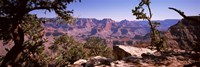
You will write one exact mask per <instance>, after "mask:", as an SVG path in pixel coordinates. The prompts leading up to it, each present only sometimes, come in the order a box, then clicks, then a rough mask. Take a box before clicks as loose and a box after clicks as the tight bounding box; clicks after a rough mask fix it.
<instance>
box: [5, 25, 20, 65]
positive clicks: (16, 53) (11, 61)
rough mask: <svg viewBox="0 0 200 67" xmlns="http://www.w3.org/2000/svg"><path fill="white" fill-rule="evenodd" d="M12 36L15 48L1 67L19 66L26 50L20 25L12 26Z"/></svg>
mask: <svg viewBox="0 0 200 67" xmlns="http://www.w3.org/2000/svg"><path fill="white" fill-rule="evenodd" d="M12 25H13V27H12V36H13V38H12V39H13V41H14V44H15V45H14V46H13V47H12V48H11V50H10V51H8V53H7V54H6V56H5V58H4V60H3V62H2V64H1V67H7V66H8V65H11V66H14V65H17V62H18V61H19V59H20V56H21V54H22V51H23V49H24V46H23V43H24V33H23V30H22V29H21V28H20V27H19V24H18V23H13V24H12Z"/></svg>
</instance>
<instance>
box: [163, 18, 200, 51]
mask: <svg viewBox="0 0 200 67" xmlns="http://www.w3.org/2000/svg"><path fill="white" fill-rule="evenodd" d="M188 18H193V19H196V20H192V19H186V18H185V19H182V20H180V21H179V22H178V23H177V24H175V25H173V26H171V27H170V28H169V30H168V31H167V33H165V35H166V36H167V44H168V46H169V47H172V48H180V49H187V50H199V49H197V48H199V45H200V16H188Z"/></svg>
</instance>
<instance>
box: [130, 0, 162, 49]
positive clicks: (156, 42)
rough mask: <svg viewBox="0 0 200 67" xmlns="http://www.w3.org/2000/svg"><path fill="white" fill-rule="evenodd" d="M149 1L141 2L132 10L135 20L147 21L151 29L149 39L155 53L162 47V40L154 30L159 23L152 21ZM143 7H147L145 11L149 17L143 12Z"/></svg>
mask: <svg viewBox="0 0 200 67" xmlns="http://www.w3.org/2000/svg"><path fill="white" fill-rule="evenodd" d="M150 3H151V2H150V0H141V2H140V3H139V5H138V6H136V7H135V9H133V10H132V13H133V15H135V16H136V19H143V20H147V21H148V23H149V26H150V29H151V32H150V34H151V35H150V37H151V45H152V46H155V47H156V50H157V51H160V49H161V47H162V46H163V41H164V38H163V37H161V35H160V31H159V30H157V29H156V27H157V26H158V25H160V23H159V22H154V21H152V20H151V19H152V12H151V8H150ZM144 6H147V10H148V12H149V16H148V15H147V14H146V13H145V12H144V11H145V8H144Z"/></svg>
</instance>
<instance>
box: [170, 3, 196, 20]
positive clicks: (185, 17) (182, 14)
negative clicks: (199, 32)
mask: <svg viewBox="0 0 200 67" xmlns="http://www.w3.org/2000/svg"><path fill="white" fill-rule="evenodd" d="M169 9H171V10H174V11H176V12H177V13H178V14H180V15H181V16H182V17H183V18H184V19H187V20H191V21H194V22H200V20H198V19H196V18H192V17H188V16H186V15H185V14H184V12H182V11H181V10H178V9H176V8H173V7H169Z"/></svg>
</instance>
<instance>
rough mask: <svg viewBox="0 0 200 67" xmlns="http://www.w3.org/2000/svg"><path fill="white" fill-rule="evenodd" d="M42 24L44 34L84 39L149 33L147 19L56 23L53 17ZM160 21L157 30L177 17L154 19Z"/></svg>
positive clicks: (79, 19) (175, 20)
mask: <svg viewBox="0 0 200 67" xmlns="http://www.w3.org/2000/svg"><path fill="white" fill-rule="evenodd" d="M49 20H50V21H49V22H46V23H45V24H44V27H45V32H46V36H58V35H61V34H68V35H72V36H74V37H75V38H79V39H85V38H88V37H91V36H98V37H101V38H104V39H111V40H113V39H117V38H123V37H127V38H134V37H135V35H140V36H144V35H146V34H147V33H149V31H150V28H149V25H148V22H147V21H128V20H122V21H120V22H116V21H114V20H112V19H108V18H106V19H102V20H97V19H95V18H78V19H77V21H76V23H73V24H57V23H55V22H56V21H57V20H56V19H55V18H50V19H49ZM156 21H159V22H160V23H161V25H160V27H159V28H158V29H159V30H162V31H165V30H167V29H168V28H169V27H170V26H172V25H174V24H176V23H177V22H178V21H179V19H167V20H156Z"/></svg>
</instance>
